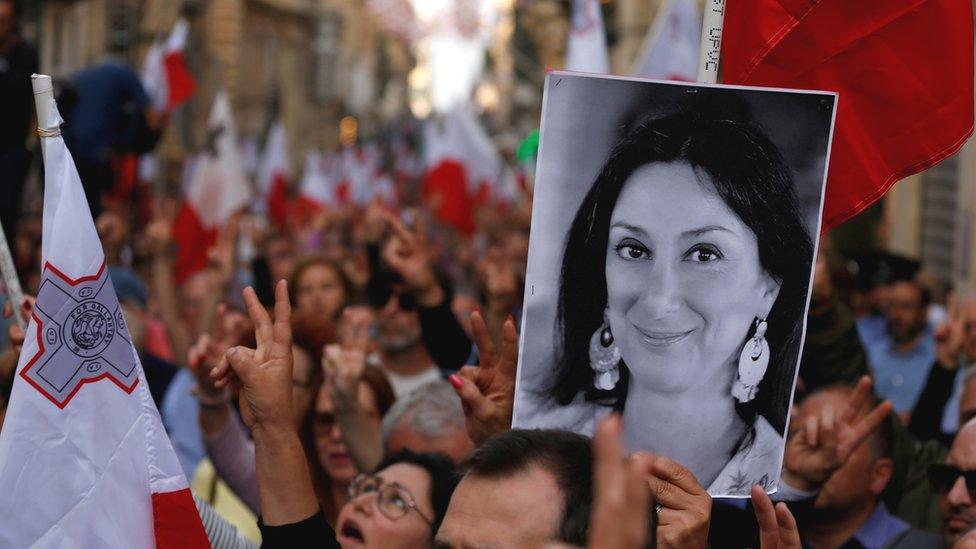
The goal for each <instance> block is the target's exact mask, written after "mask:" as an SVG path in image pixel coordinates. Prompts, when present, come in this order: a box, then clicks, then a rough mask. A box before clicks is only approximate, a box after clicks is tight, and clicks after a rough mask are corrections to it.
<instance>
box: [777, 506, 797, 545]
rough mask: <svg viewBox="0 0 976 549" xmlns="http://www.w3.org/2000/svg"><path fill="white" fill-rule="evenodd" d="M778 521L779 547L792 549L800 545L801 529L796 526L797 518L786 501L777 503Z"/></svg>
mask: <svg viewBox="0 0 976 549" xmlns="http://www.w3.org/2000/svg"><path fill="white" fill-rule="evenodd" d="M776 523H777V525H778V526H779V536H778V538H779V547H780V548H781V549H792V548H799V547H800V531H799V529H797V527H796V519H794V518H793V513H791V512H790V509H789V507H787V506H786V504H785V503H783V502H779V503H777V504H776Z"/></svg>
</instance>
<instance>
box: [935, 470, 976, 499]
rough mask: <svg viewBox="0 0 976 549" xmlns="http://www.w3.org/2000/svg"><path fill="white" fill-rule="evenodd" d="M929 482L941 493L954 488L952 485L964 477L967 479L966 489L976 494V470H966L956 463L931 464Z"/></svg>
mask: <svg viewBox="0 0 976 549" xmlns="http://www.w3.org/2000/svg"><path fill="white" fill-rule="evenodd" d="M928 474H929V482H930V483H931V484H932V488H934V489H935V490H936V491H938V492H941V493H946V492H948V491H949V490H952V487H953V486H954V485H955V484H956V481H957V480H959V477H962V478H963V479H965V481H966V489H967V490H969V492H970V493H972V494H976V471H965V470H963V469H960V468H958V467H956V466H955V465H940V464H933V465H929V470H928Z"/></svg>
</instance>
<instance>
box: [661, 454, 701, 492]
mask: <svg viewBox="0 0 976 549" xmlns="http://www.w3.org/2000/svg"><path fill="white" fill-rule="evenodd" d="M652 473H653V475H654V476H655V477H657V478H659V479H661V480H664V481H667V482H668V483H670V484H673V485H675V486H676V487H678V488H680V489H681V490H683V491H684V492H686V493H688V494H691V495H693V496H698V495H702V494H706V493H707V492H706V491H705V489H704V488H702V485H701V484H700V483H699V482H698V479H697V478H695V475H694V473H692V472H691V471H690V470H689V469H688V468H687V467H685V466H684V465H682V464H680V463H678V462H677V461H675V460H673V459H670V458H667V457H665V456H656V457H655V459H654V465H653V469H652ZM662 503H663V502H662Z"/></svg>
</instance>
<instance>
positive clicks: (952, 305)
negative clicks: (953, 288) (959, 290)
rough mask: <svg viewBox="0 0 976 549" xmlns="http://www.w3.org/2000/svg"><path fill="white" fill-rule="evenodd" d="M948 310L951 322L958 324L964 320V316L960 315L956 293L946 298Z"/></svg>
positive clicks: (950, 293) (951, 293)
mask: <svg viewBox="0 0 976 549" xmlns="http://www.w3.org/2000/svg"><path fill="white" fill-rule="evenodd" d="M946 308H947V309H949V320H950V321H951V322H953V323H956V322H959V321H960V320H961V319H962V316H961V315H960V314H959V306H958V301H957V300H956V293H955V292H949V295H948V296H946Z"/></svg>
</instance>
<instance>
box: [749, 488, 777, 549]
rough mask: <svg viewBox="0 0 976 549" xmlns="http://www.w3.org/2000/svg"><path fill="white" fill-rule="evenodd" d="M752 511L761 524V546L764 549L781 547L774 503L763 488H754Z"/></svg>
mask: <svg viewBox="0 0 976 549" xmlns="http://www.w3.org/2000/svg"><path fill="white" fill-rule="evenodd" d="M752 511H753V513H755V515H756V522H757V523H758V524H759V546H760V547H762V548H763V549H775V548H776V547H777V545H779V543H778V541H779V523H778V522H777V521H776V510H775V509H774V508H773V502H772V501H770V500H769V496H768V495H766V491H765V490H763V489H762V487H761V486H753V487H752Z"/></svg>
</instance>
